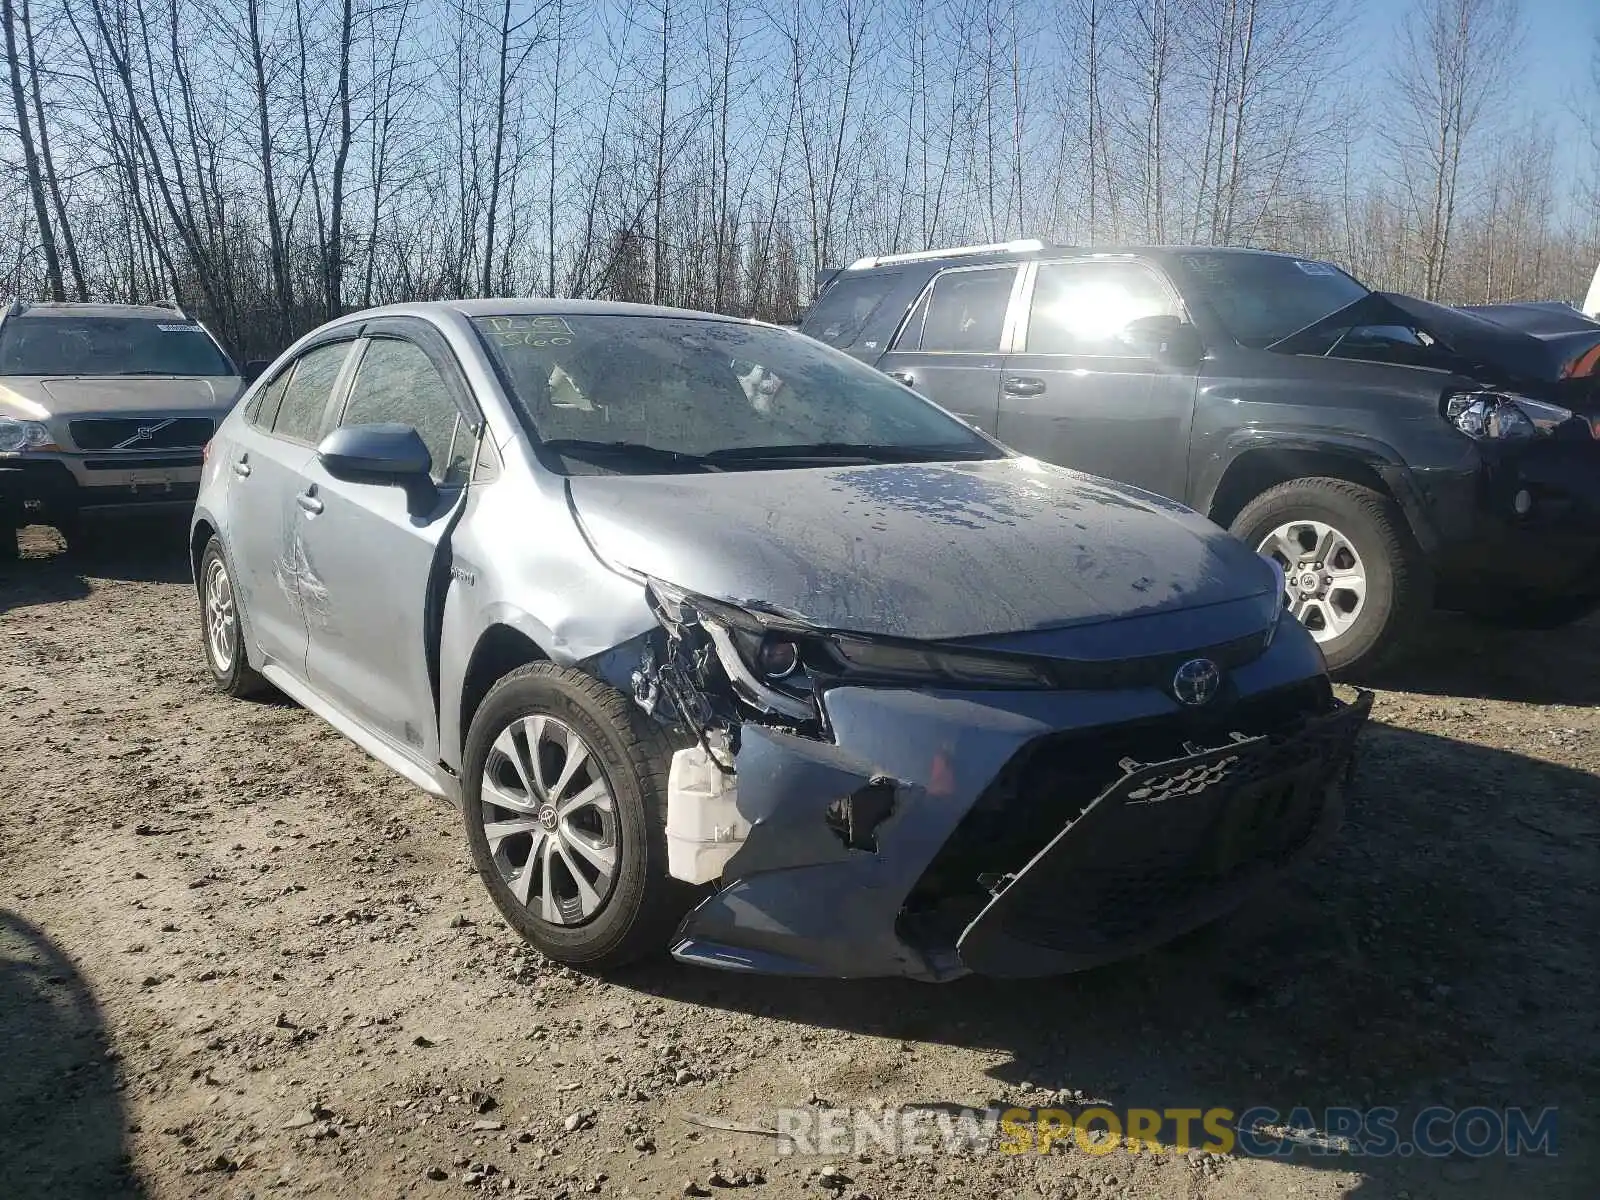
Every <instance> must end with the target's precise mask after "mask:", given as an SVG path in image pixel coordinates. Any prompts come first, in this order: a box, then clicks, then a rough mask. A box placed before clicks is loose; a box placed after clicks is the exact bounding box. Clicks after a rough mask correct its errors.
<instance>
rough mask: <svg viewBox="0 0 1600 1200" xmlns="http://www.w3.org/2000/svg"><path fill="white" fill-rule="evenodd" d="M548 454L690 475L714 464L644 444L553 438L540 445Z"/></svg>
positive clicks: (693, 455) (692, 455)
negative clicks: (631, 462) (626, 462)
mask: <svg viewBox="0 0 1600 1200" xmlns="http://www.w3.org/2000/svg"><path fill="white" fill-rule="evenodd" d="M539 444H540V445H541V446H542V447H544V448H545V449H546V450H554V451H555V452H556V453H557V454H564V455H571V456H572V457H573V458H622V459H632V460H634V461H635V462H649V463H665V464H668V465H670V466H675V467H683V468H686V469H688V470H691V471H708V470H711V469H712V464H711V463H710V462H709V461H708V459H707V456H705V455H700V454H688V453H685V452H684V451H682V450H667V449H664V448H663V447H661V446H650V445H646V444H645V443H644V442H622V441H618V442H606V441H600V440H598V439H591V438H550V439H549V440H547V441H543V442H540V443H539Z"/></svg>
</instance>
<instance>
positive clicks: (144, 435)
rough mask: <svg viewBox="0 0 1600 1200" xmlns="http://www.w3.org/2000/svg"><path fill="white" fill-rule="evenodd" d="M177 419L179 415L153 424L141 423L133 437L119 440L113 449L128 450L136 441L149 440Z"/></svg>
mask: <svg viewBox="0 0 1600 1200" xmlns="http://www.w3.org/2000/svg"><path fill="white" fill-rule="evenodd" d="M177 419H178V418H177V417H168V418H167V419H166V420H165V421H157V422H156V423H155V424H153V425H140V426H139V427H138V428H137V429H136V430H135V431H134V434H133V436H132V437H131V438H126V439H124V440H123V441H120V442H118V443H117V444H116V445H115V446H113V447H112V449H114V450H126V449H127V448H128V447H129V446H131V445H133V444H134V443H135V442H148V441H149V440H150V439H151V438H153V437H155V435H156V434H158V433H160V432H161V431H162V430H163V429H165V428H166V427H167V426H168V425H171V424H172V423H173V422H174V421H176V420H177Z"/></svg>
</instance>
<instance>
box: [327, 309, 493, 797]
mask: <svg viewBox="0 0 1600 1200" xmlns="http://www.w3.org/2000/svg"><path fill="white" fill-rule="evenodd" d="M365 333H366V335H367V336H366V337H365V339H364V341H363V342H362V344H361V347H360V348H359V350H358V351H357V354H358V359H357V361H356V364H355V368H354V375H353V377H352V379H351V382H350V388H349V392H348V396H347V398H346V399H345V401H344V405H343V410H342V412H341V413H340V415H339V419H338V424H339V425H340V426H347V425H367V424H376V423H380V422H389V421H394V422H399V423H401V424H404V425H409V426H411V427H412V428H413V429H415V430H416V431H417V433H418V434H419V435H421V437H422V440H423V442H424V444H425V445H426V446H427V447H428V452H429V454H430V456H431V457H432V459H433V468H432V472H431V475H432V481H433V484H434V487H433V489H432V494H431V495H429V494H427V492H428V489H421V494H419V493H418V490H416V489H407V488H403V487H398V486H396V485H394V484H389V483H352V482H350V481H348V480H342V479H336V478H334V477H333V476H332V475H330V474H328V472H327V471H326V470H324V469H323V467H322V465H321V464H320V463H319V462H318V461H316V460H315V459H313V460H312V461H311V462H310V463H309V464H308V465H307V467H306V470H305V477H304V478H305V487H304V489H303V492H302V494H301V495H300V497H299V498H298V499H299V502H300V503H299V505H298V507H297V509H296V512H297V516H298V518H299V520H300V525H301V533H300V538H301V542H302V544H303V546H304V548H305V574H306V578H307V580H308V588H309V589H310V592H311V598H310V599H308V602H307V605H306V615H307V622H308V625H309V632H310V642H309V646H308V648H307V652H306V671H307V677H308V680H309V682H310V684H311V686H312V687H313V688H314V689H316V691H317V693H318V694H319V695H321V696H322V697H323V698H325V699H326V700H328V701H329V702H330V703H332V704H333V705H335V706H336V707H337V708H339V709H341V710H343V711H344V712H345V713H346V714H347V715H349V716H351V717H353V718H355V720H356V721H358V722H359V723H360V724H361V725H362V726H364V727H365V728H366V729H368V730H369V731H371V732H373V733H376V734H379V735H381V736H382V737H383V738H385V739H386V740H387V741H389V742H390V743H392V744H393V745H394V746H395V747H396V748H397V749H398V750H400V751H401V752H403V753H405V754H407V755H409V756H411V757H412V758H414V759H415V760H416V761H418V762H419V763H421V764H422V765H423V766H425V767H431V766H432V764H434V763H436V762H437V761H438V758H439V726H438V718H437V712H436V708H435V703H434V687H433V675H432V672H433V666H432V664H431V651H430V649H429V646H430V642H429V637H428V631H429V629H430V627H431V625H432V624H434V623H436V617H437V606H438V605H439V604H441V603H442V601H443V590H442V588H441V587H440V586H439V585H440V584H441V582H442V579H443V574H442V571H443V568H442V567H441V565H440V555H441V553H442V552H444V551H446V550H447V547H446V546H443V545H442V543H443V542H444V540H445V537H446V531H447V530H448V528H449V527H450V524H451V515H452V513H453V512H454V510H455V508H456V505H457V503H458V501H459V500H460V497H461V494H462V489H463V488H464V487H465V485H466V482H467V476H468V474H469V467H470V464H471V462H472V460H473V456H474V453H475V449H476V436H477V435H476V429H477V428H479V427H480V421H479V418H478V416H477V414H476V409H475V408H474V407H473V406H472V401H471V396H470V393H469V392H468V390H467V385H466V383H465V382H464V381H463V380H462V378H461V376H460V371H459V368H458V367H457V365H456V363H455V361H454V358H453V357H452V356H451V354H450V351H449V350H448V348H447V347H446V345H445V343H444V339H443V338H442V337H440V336H439V335H438V334H437V333H436V332H434V331H432V328H431V326H427V325H425V324H423V323H421V322H416V321H403V320H390V321H384V322H378V323H375V324H373V325H369V326H368V327H367V328H366V330H365Z"/></svg>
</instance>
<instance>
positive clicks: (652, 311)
mask: <svg viewBox="0 0 1600 1200" xmlns="http://www.w3.org/2000/svg"><path fill="white" fill-rule="evenodd" d="M447 314H455V315H459V316H463V317H469V318H471V317H537V316H577V317H588V316H594V317H682V318H687V319H691V320H697V321H721V322H724V323H726V324H734V325H766V324H768V322H765V321H752V320H747V319H745V318H743V317H728V316H722V315H720V314H718V313H708V312H699V311H697V310H695V309H689V308H670V307H668V306H666V305H660V304H630V303H626V302H623V301H619V300H562V299H559V298H549V297H541V298H537V299H527V298H520V297H501V298H489V299H480V300H423V301H414V302H411V303H406V304H389V305H385V306H383V307H382V308H367V309H362V310H361V311H359V312H353V313H347V314H346V315H344V316H343V317H340V318H339V319H338V321H337V322H335V324H338V325H349V324H357V325H359V324H362V323H364V322H366V321H375V320H378V319H380V318H382V317H422V318H424V319H430V320H437V319H438V318H439V317H440V316H444V315H447Z"/></svg>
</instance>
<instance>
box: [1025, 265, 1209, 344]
mask: <svg viewBox="0 0 1600 1200" xmlns="http://www.w3.org/2000/svg"><path fill="white" fill-rule="evenodd" d="M1177 315H1179V313H1178V305H1177V301H1176V300H1174V299H1173V297H1172V295H1171V294H1170V293H1169V292H1168V291H1167V289H1166V287H1165V286H1164V285H1163V284H1162V282H1161V280H1160V279H1158V278H1157V277H1156V276H1155V275H1154V274H1152V273H1151V272H1150V271H1149V270H1147V269H1146V268H1145V267H1142V266H1140V265H1139V264H1138V263H1132V262H1065V263H1041V264H1040V266H1039V276H1038V279H1037V280H1036V281H1035V283H1034V286H1033V305H1032V308H1031V310H1030V311H1029V314H1028V342H1027V347H1028V353H1029V354H1100V355H1123V356H1126V355H1127V354H1128V353H1129V349H1128V347H1127V345H1126V344H1124V343H1123V342H1122V341H1121V339H1120V337H1119V336H1118V335H1120V334H1121V333H1122V331H1123V330H1124V329H1126V328H1127V326H1128V323H1129V322H1130V321H1135V320H1137V319H1138V318H1140V317H1157V316H1177Z"/></svg>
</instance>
